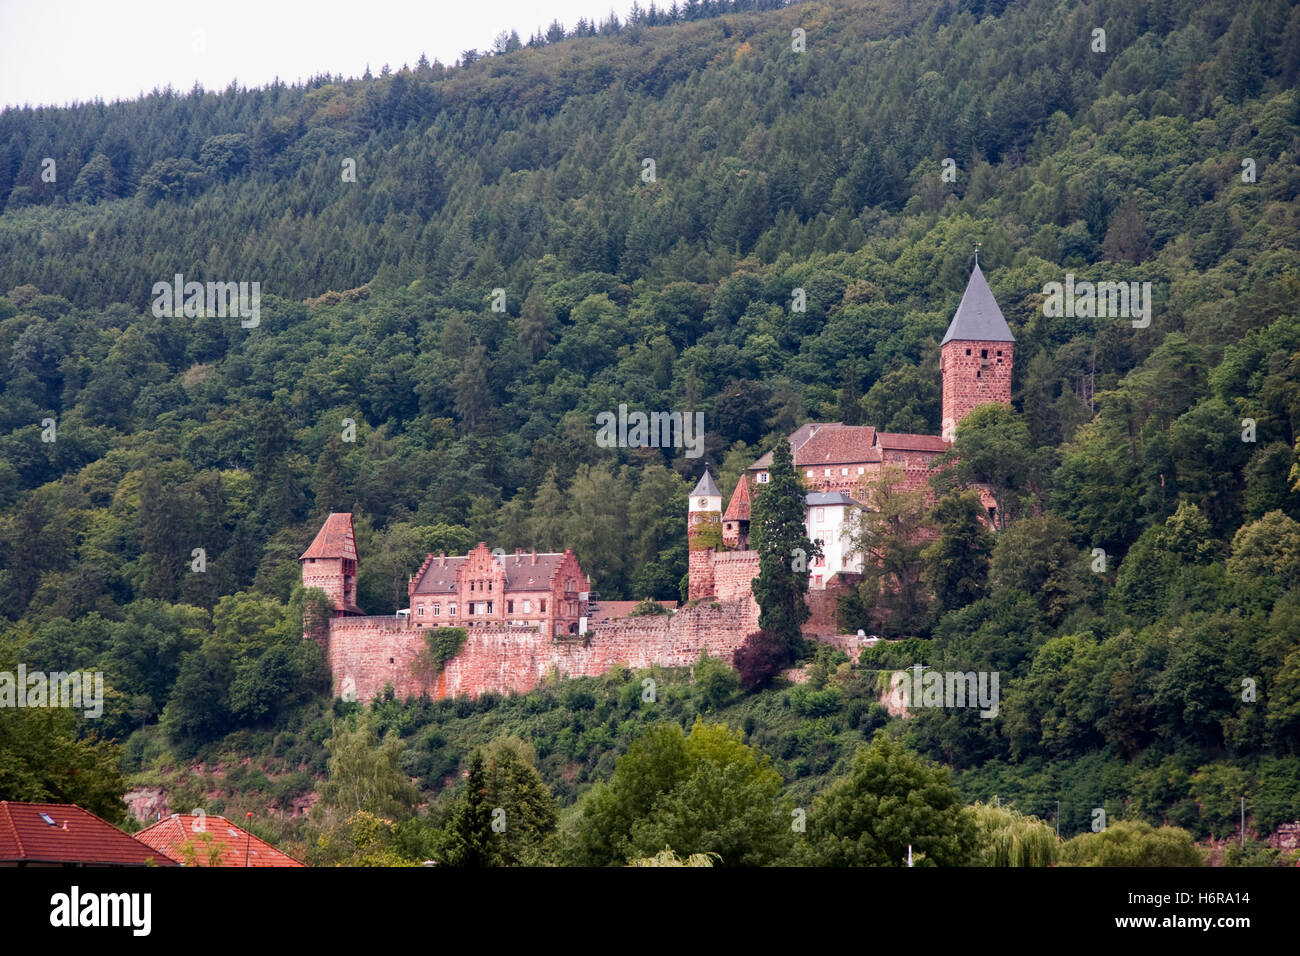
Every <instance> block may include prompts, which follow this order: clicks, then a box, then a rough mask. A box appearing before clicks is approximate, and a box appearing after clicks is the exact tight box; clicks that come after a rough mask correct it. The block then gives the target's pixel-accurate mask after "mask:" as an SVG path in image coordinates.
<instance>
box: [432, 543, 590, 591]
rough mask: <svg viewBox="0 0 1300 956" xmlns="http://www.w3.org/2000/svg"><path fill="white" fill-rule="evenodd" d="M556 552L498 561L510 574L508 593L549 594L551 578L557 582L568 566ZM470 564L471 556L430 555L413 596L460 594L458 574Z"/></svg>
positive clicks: (517, 553)
mask: <svg viewBox="0 0 1300 956" xmlns="http://www.w3.org/2000/svg"><path fill="white" fill-rule="evenodd" d="M566 554H568V552H567V551H566V552H564V553H563V554H561V553H559V552H556V551H552V552H549V553H547V554H534V553H532V552H516V553H515V554H507V555H506V556H505V557H504V558H498V559H497V560H498V561H499V562H500V564H501V567H502V568H503V569H504V570H505V573H506V583H505V590H506V591H546V590H549V589H550V587H551V578H553V577H554V576H555V574H556V572H557V571H559V570H560V566H561V565H562V564H563V563H564V558H565V555H566ZM467 560H469V558H468V556H467V555H460V556H459V557H452V558H443V557H442V556H435V555H432V554H431V555H429V557H428V558H426V559H425V562H424V565H423V566H422V567H421V568H420V570H419V571H418V572H417V573H416V577H415V586H414V587H413V588H412V592H411V593H413V594H429V595H434V596H437V595H439V594H446V595H449V596H452V597H454V596H455V594H456V572H457V571H459V570H460V567H461V565H463V564H464V563H465V562H466V561H467Z"/></svg>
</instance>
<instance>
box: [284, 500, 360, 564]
mask: <svg viewBox="0 0 1300 956" xmlns="http://www.w3.org/2000/svg"><path fill="white" fill-rule="evenodd" d="M308 558H348V559H349V560H351V561H355V560H356V559H357V538H356V535H355V534H354V533H353V531H352V515H351V514H350V513H347V512H343V513H340V512H334V513H333V514H331V515H330V516H329V517H328V518H326V519H325V523H324V524H323V525H321V528H320V531H318V532H317V533H316V538H315V540H313V541H312V543H311V547H309V548H308V549H307V550H306V551H304V552H303V553H302V557H300V558H299V559H298V560H299V561H305V560H306V559H308Z"/></svg>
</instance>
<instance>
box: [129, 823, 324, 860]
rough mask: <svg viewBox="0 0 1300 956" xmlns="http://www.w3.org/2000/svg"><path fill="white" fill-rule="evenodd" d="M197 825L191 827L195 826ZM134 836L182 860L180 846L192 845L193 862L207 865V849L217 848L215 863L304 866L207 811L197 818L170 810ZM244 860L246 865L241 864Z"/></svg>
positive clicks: (183, 854)
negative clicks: (218, 853)
mask: <svg viewBox="0 0 1300 956" xmlns="http://www.w3.org/2000/svg"><path fill="white" fill-rule="evenodd" d="M196 826H198V827H200V828H199V829H195V827H196ZM136 838H137V839H139V840H140V841H142V842H144V843H147V844H148V845H149V846H151V847H154V848H156V849H158V850H161V851H164V852H166V853H168V854H170V855H171V856H172V857H174V858H176V859H177V860H184V859H185V858H186V856H187V855H188V854H186V853H185V851H184V848H185V847H186V846H187V845H190V846H193V847H194V852H195V860H196V862H195V865H196V866H210V865H212V864H210V863H209V862H208V852H209V849H210V848H216V849H218V850H219V851H220V854H221V855H220V858H219V860H218V861H217V863H216V865H217V866H244V865H248V866H306V864H305V863H299V862H298V861H297V860H295V859H294V858H293V857H291V856H289V855H288V854H287V853H282V852H281V851H279V850H277V849H276V848H275V847H273V846H271V844H269V843H267V842H266V841H265V840H261V839H258V838H257V837H255V836H253V835H252V834H251V833H249V832H248V831H247V830H245V829H244V828H243V827H238V826H235V824H233V823H231V822H230V821H229V820H227V819H226V818H225V817H222V816H217V815H215V814H208V815H207V816H206V817H199V816H197V815H192V814H189V813H173V814H172V815H171V816H170V817H169V818H168V819H166V820H159V821H158V822H157V823H155V824H153V825H152V826H149V827H145V828H144V829H143V830H141V831H140V832H139V833H137V834H136ZM245 860H247V864H245Z"/></svg>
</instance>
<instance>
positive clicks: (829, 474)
mask: <svg viewBox="0 0 1300 956" xmlns="http://www.w3.org/2000/svg"><path fill="white" fill-rule="evenodd" d="M830 476H831V470H830V469H829V468H827V469H826V470H825V472H824V473H823V475H822V477H824V478H829V477H830Z"/></svg>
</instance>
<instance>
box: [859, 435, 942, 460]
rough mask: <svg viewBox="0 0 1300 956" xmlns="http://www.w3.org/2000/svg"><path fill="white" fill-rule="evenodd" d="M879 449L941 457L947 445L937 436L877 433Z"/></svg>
mask: <svg viewBox="0 0 1300 956" xmlns="http://www.w3.org/2000/svg"><path fill="white" fill-rule="evenodd" d="M876 439H877V442H878V443H879V447H880V448H881V449H882V450H884V451H928V452H934V453H935V454H938V455H942V454H943V453H944V452H946V451H947V450H948V448H949V445H948V443H947V442H946V441H944V440H943V439H942V438H941V437H940V436H938V435H909V434H906V433H902V432H878V433H877V434H876Z"/></svg>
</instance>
